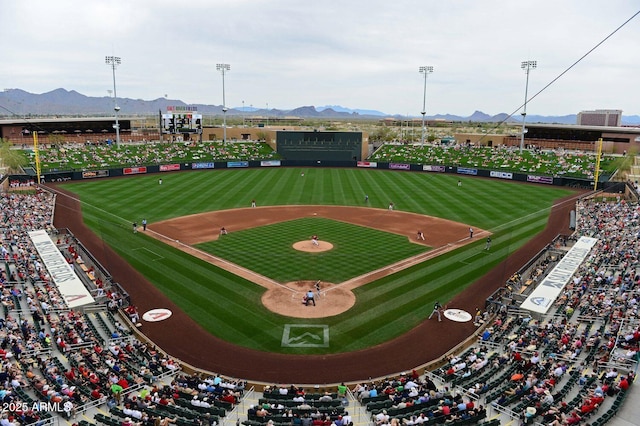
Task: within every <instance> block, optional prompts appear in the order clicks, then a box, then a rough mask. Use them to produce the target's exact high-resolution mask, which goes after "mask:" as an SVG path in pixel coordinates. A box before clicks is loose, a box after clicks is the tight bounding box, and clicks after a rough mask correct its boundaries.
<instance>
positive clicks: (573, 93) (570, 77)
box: [0, 0, 640, 116]
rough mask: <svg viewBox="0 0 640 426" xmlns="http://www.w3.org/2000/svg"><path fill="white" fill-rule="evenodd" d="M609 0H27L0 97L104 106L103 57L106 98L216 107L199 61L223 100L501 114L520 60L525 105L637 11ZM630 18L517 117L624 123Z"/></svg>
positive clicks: (633, 29)
mask: <svg viewBox="0 0 640 426" xmlns="http://www.w3.org/2000/svg"><path fill="white" fill-rule="evenodd" d="M636 9H637V5H633V4H632V2H628V1H624V0H612V1H609V2H601V1H595V0H587V1H579V0H566V1H563V2H556V1H551V0H539V1H531V0H530V1H518V2H514V1H507V0H485V1H482V2H469V1H464V0H450V1H435V0H426V1H423V2H415V1H409V0H397V1H394V2H389V1H381V0H369V1H364V0H352V1H336V0H328V1H324V2H300V1H293V0H278V1H264V0H252V1H249V0H234V1H233V2H230V1H222V0H216V1H205V0H193V1H190V2H186V3H178V2H175V1H167V0H156V1H150V0H136V1H135V2H129V1H125V0H112V1H106V0H96V1H91V2H87V1H78V0H59V1H56V2H50V1H44V0H33V1H29V2H9V3H7V4H6V5H3V13H2V14H1V15H0V26H1V27H2V28H3V32H4V39H5V40H9V42H8V43H7V42H5V43H4V45H3V53H4V54H3V59H4V60H5V61H4V66H3V67H2V69H0V78H1V79H2V80H3V81H4V84H5V85H6V87H14V88H20V89H24V90H27V91H31V92H35V93H42V92H46V91H50V90H53V89H55V88H58V87H63V88H65V89H69V90H77V91H79V92H81V93H83V94H86V95H90V96H104V95H106V91H107V89H109V88H111V86H112V75H111V70H110V69H109V67H107V66H106V65H105V64H104V56H105V55H115V56H119V57H121V58H122V65H121V66H120V67H119V68H118V70H117V74H116V77H117V85H118V94H119V96H123V97H130V98H141V99H155V98H158V97H160V96H163V95H164V94H168V95H169V97H170V98H174V99H182V100H184V101H185V102H190V103H207V104H221V103H222V87H221V86H222V82H221V77H220V75H219V73H218V72H216V69H215V64H216V63H220V62H224V63H229V64H230V65H231V71H230V72H229V73H228V74H227V76H226V80H225V89H226V97H227V104H228V105H230V106H239V105H240V104H241V102H242V101H245V103H246V104H247V105H254V106H257V107H264V106H266V104H267V103H268V104H269V106H270V107H273V108H280V109H286V108H293V107H297V106H301V105H316V106H320V105H325V104H333V105H338V104H339V105H343V106H346V107H351V108H363V109H377V110H380V111H384V112H387V113H393V114H409V115H415V116H419V115H420V111H421V110H422V96H423V78H422V76H421V75H420V74H419V73H418V67H419V66H422V65H432V66H433V67H434V69H435V71H434V73H433V74H432V75H430V76H429V78H428V84H427V102H428V105H427V111H428V113H434V114H435V113H455V114H460V115H468V114H471V113H472V112H473V111H474V110H482V111H484V112H487V113H489V114H495V113H499V112H511V111H513V110H514V109H516V108H518V107H519V106H520V105H521V104H522V102H523V100H524V89H525V74H524V72H523V71H522V70H521V69H520V62H521V61H523V60H528V59H535V60H537V61H538V67H537V69H535V70H534V71H532V72H531V74H530V80H529V93H530V94H532V95H533V94H535V93H536V92H537V91H539V90H540V89H542V88H543V87H544V86H545V85H546V84H548V83H549V82H551V81H552V80H553V79H554V78H556V77H557V76H558V75H559V74H560V73H562V72H563V71H564V70H565V69H566V68H567V67H568V66H570V65H571V64H572V63H573V62H574V61H576V60H577V59H578V58H580V57H581V56H582V55H584V54H585V53H586V52H587V51H589V49H591V48H593V47H594V46H595V45H596V44H597V43H599V42H600V41H601V40H602V39H603V38H605V37H606V36H607V35H608V34H609V33H610V32H612V31H613V30H614V29H615V28H617V27H618V26H619V25H621V24H622V23H623V22H624V21H625V20H627V19H629V18H630V17H631V16H633V15H634V14H635V13H637V12H638V10H636ZM639 39H640V18H635V19H633V20H632V21H631V22H630V23H629V24H628V25H626V26H625V27H624V28H622V29H621V30H620V31H619V33H617V34H616V35H614V36H613V37H611V39H609V40H608V41H607V42H605V43H604V44H603V45H602V46H601V47H600V48H598V49H597V50H596V51H594V52H593V53H592V54H591V55H589V56H588V57H587V58H585V60H584V61H583V62H582V63H580V64H579V65H578V66H576V67H575V68H574V69H573V70H571V71H570V72H568V73H567V74H566V75H565V76H564V77H562V79H560V80H559V81H558V82H557V83H556V84H554V85H553V86H551V87H550V88H549V89H547V90H545V91H544V92H543V93H541V94H540V95H539V96H538V97H537V98H536V99H534V100H532V101H531V103H530V106H529V107H528V112H529V113H530V114H546V115H551V114H572V113H577V112H578V111H580V110H583V109H593V108H621V109H623V110H624V111H625V113H626V114H634V113H640V111H638V110H637V106H636V105H637V102H636V100H637V99H638V97H639V95H640V85H639V84H637V82H638V81H637V80H638V77H637V70H638V69H640V56H639V55H636V54H635V50H637V47H636V46H635V45H636V44H637V40H639Z"/></svg>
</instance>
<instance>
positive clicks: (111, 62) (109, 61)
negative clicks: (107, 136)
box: [104, 56, 122, 146]
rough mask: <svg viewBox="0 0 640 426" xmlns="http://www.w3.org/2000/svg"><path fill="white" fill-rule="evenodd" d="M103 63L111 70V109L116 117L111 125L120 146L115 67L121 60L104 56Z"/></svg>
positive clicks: (116, 57)
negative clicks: (114, 122)
mask: <svg viewBox="0 0 640 426" xmlns="http://www.w3.org/2000/svg"><path fill="white" fill-rule="evenodd" d="M104 63H105V64H107V65H109V66H110V67H111V71H113V111H114V112H115V118H116V124H114V125H113V127H114V128H115V129H116V146H120V123H118V112H119V111H120V107H119V106H118V93H117V92H116V68H118V65H120V64H121V63H122V60H121V59H120V58H119V57H118V56H105V57H104Z"/></svg>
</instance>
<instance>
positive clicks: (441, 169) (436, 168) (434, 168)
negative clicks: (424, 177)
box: [422, 166, 447, 173]
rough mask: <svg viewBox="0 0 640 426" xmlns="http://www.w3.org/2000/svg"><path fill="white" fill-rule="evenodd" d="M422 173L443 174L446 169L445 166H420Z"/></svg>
mask: <svg viewBox="0 0 640 426" xmlns="http://www.w3.org/2000/svg"><path fill="white" fill-rule="evenodd" d="M422 171H423V172H438V173H444V172H446V171H447V168H446V167H445V166H422Z"/></svg>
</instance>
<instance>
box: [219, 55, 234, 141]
mask: <svg viewBox="0 0 640 426" xmlns="http://www.w3.org/2000/svg"><path fill="white" fill-rule="evenodd" d="M216 69H217V70H218V71H220V72H221V73H222V142H223V143H227V111H229V110H228V109H227V103H226V99H225V95H224V74H225V73H226V72H227V71H229V70H230V69H231V65H229V64H216Z"/></svg>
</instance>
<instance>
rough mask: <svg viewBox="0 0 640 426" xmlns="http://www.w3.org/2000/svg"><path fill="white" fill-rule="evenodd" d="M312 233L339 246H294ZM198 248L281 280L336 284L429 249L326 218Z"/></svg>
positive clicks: (232, 236) (238, 234) (250, 232)
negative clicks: (321, 249)
mask: <svg viewBox="0 0 640 426" xmlns="http://www.w3.org/2000/svg"><path fill="white" fill-rule="evenodd" d="M311 235H319V236H320V239H322V240H326V241H328V242H330V243H332V244H333V245H334V248H333V249H332V250H330V251H327V252H320V253H303V252H300V251H297V250H295V249H293V248H292V247H291V245H292V243H294V242H296V241H303V242H306V241H309V239H310V237H311ZM197 247H198V248H200V249H201V250H203V251H206V252H208V253H211V254H214V255H216V256H219V257H223V258H225V259H228V260H230V261H231V262H233V263H236V264H238V265H241V266H244V267H245V268H248V269H251V270H253V271H256V272H258V273H260V274H262V275H265V276H267V277H270V278H272V279H274V280H277V281H280V282H290V281H297V280H315V279H322V280H324V281H329V282H334V283H339V282H343V281H346V280H347V279H349V278H353V277H355V276H358V275H361V274H363V273H365V272H368V271H371V270H374V269H378V268H381V267H383V266H386V265H389V264H391V263H394V262H396V261H399V260H402V259H405V258H407V257H410V256H413V255H416V254H419V253H421V252H423V251H425V247H424V246H421V245H417V244H411V243H410V242H409V241H408V239H407V238H406V237H403V236H399V235H393V234H388V233H385V232H380V231H377V230H373V229H369V228H363V227H360V226H356V225H351V224H348V223H343V222H337V221H333V220H329V219H323V218H304V219H297V220H293V221H287V222H281V223H276V224H272V225H268V226H263V227H259V228H253V229H249V230H244V231H239V232H234V233H232V234H229V235H226V236H225V237H223V238H220V239H218V240H216V241H211V242H208V243H203V244H199V245H198V246H197Z"/></svg>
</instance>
